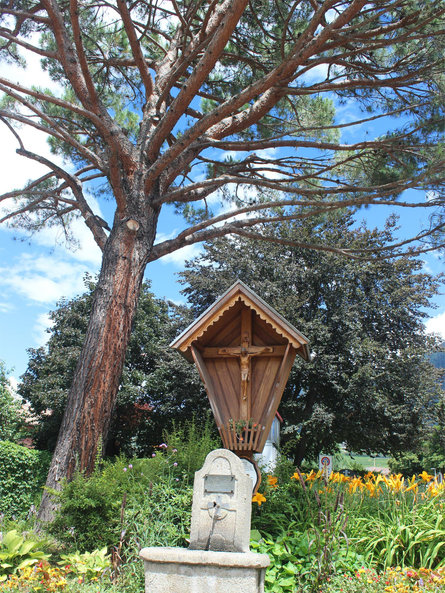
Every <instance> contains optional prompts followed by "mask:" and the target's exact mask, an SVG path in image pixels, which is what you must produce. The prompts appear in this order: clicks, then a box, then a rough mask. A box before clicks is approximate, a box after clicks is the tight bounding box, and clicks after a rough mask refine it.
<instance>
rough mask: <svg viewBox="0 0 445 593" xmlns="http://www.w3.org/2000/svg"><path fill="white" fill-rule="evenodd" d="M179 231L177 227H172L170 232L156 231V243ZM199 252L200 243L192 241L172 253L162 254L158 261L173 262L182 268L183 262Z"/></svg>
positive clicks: (171, 236)
mask: <svg viewBox="0 0 445 593" xmlns="http://www.w3.org/2000/svg"><path fill="white" fill-rule="evenodd" d="M178 233H179V231H178V229H174V230H173V231H171V232H170V233H168V234H167V233H157V235H156V243H162V242H163V241H168V240H169V239H173V238H174V237H176V236H177V234H178ZM200 252H201V245H200V243H194V244H193V245H186V246H185V247H182V248H181V249H177V250H176V251H173V252H172V253H169V254H167V255H164V257H161V258H160V259H159V261H160V262H161V263H163V264H173V265H174V266H177V267H178V268H183V267H184V263H185V262H186V261H187V260H189V259H192V258H194V257H196V256H198V255H199V254H200Z"/></svg>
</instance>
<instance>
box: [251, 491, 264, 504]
mask: <svg viewBox="0 0 445 593" xmlns="http://www.w3.org/2000/svg"><path fill="white" fill-rule="evenodd" d="M252 502H256V503H258V506H259V507H260V506H261V505H262V504H263V502H266V497H265V496H263V494H261V492H257V493H256V494H255V495H254V496H252Z"/></svg>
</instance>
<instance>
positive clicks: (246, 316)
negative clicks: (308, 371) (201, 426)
mask: <svg viewBox="0 0 445 593" xmlns="http://www.w3.org/2000/svg"><path fill="white" fill-rule="evenodd" d="M251 344H252V311H251V310H249V309H247V308H246V309H243V310H242V314H241V344H240V345H239V346H234V347H224V348H206V349H205V350H204V356H206V355H207V356H209V355H211V354H213V355H215V354H216V355H217V356H237V357H239V359H240V373H241V393H240V396H241V399H240V418H239V419H240V420H250V417H251V410H252V389H251V387H252V384H251V380H250V379H251V370H252V364H251V361H252V358H253V357H254V356H259V355H261V354H264V353H271V352H274V350H275V347H274V346H252V345H251ZM281 349H282V347H281V348H280V350H281ZM210 351H212V352H210Z"/></svg>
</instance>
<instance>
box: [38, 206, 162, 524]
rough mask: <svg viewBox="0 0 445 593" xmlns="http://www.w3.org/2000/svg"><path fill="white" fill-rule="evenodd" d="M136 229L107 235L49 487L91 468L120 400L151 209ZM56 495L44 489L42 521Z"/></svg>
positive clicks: (123, 224)
mask: <svg viewBox="0 0 445 593" xmlns="http://www.w3.org/2000/svg"><path fill="white" fill-rule="evenodd" d="M149 214H150V216H149V217H147V218H146V219H145V220H144V222H143V224H141V225H140V227H139V229H138V230H137V231H135V230H131V229H130V228H129V226H131V224H130V225H128V220H127V219H126V220H124V221H122V220H116V221H115V224H114V227H113V230H112V232H111V234H110V236H109V238H108V240H107V244H106V247H105V250H104V254H103V260H102V268H101V272H100V276H99V280H98V283H97V286H96V290H95V293H94V300H93V307H92V312H91V316H90V320H89V324H88V329H87V333H86V337H85V342H84V344H83V347H82V351H81V354H80V358H79V361H78V364H77V368H76V372H75V374H74V379H73V385H72V387H71V390H70V393H69V396H68V401H67V406H66V411H65V414H64V417H63V421H62V424H61V427H60V432H59V436H58V439H57V444H56V448H55V451H54V455H53V459H52V462H51V466H50V470H49V474H48V479H47V482H46V487H47V488H51V489H55V490H58V489H60V481H61V479H62V478H67V479H68V480H69V479H70V478H71V477H72V476H73V473H74V471H75V470H76V469H79V470H81V471H85V472H86V474H89V473H91V471H92V470H93V469H94V465H95V461H96V454H97V452H98V450H100V449H101V448H103V446H104V444H105V443H104V441H105V440H106V436H107V432H108V428H109V425H110V419H111V415H112V413H113V408H114V406H115V403H116V397H117V392H118V387H119V381H120V377H121V373H122V368H123V364H124V360H125V351H126V348H127V344H128V340H129V337H130V332H131V325H132V321H133V318H134V314H135V312H136V308H137V302H138V298H139V294H140V291H141V286H142V280H143V276H144V270H145V267H146V263H147V257H148V254H149V252H150V250H151V247H152V245H153V240H154V236H155V233H156V223H157V215H158V213H157V212H154V211H151V213H149ZM54 510H55V500H54V497H53V496H52V495H51V494H50V493H48V492H47V491H46V490H45V491H44V495H43V498H42V502H41V504H40V508H39V513H38V519H39V521H50V520H52V518H53V515H54Z"/></svg>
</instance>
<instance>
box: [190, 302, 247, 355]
mask: <svg viewBox="0 0 445 593" xmlns="http://www.w3.org/2000/svg"><path fill="white" fill-rule="evenodd" d="M240 300H241V294H236V295H234V296H233V297H232V298H231V299H230V300H229V301H228V302H227V303H226V304H225V305H224V307H223V308H222V309H219V310H218V311H216V312H215V314H214V316H213V318H210V320H209V321H208V322H207V323H206V324H205V326H204V327H202V329H201V330H200V331H198V330H197V331H195V332H193V334H192V335H191V336H190V337H189V338H188V339H187V340H186V341H185V342H184V343H183V344H182V345H181V346H180V348H179V349H180V350H181V352H186V351H187V350H188V349H189V348H190V346H191V345H192V343H193V342H195V341H196V340H198V339H199V338H201V337H202V336H203V335H204V334H205V333H206V332H207V330H208V329H209V328H211V327H212V325H214V324H215V323H216V322H217V321H219V320H220V319H221V317H222V316H223V315H224V313H225V312H226V311H228V310H229V309H231V308H232V307H234V306H235V305H236V303H237V302H238V301H240Z"/></svg>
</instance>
